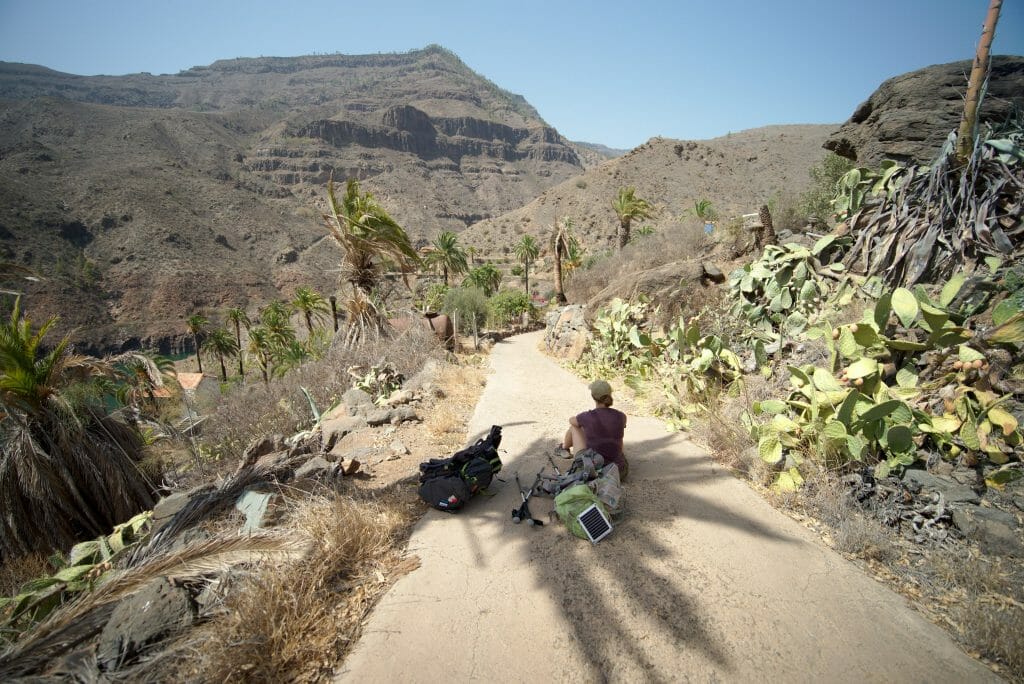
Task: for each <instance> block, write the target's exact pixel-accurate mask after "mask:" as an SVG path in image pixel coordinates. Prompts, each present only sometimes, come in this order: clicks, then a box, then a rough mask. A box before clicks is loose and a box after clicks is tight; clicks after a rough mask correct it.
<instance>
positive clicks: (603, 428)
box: [558, 380, 629, 481]
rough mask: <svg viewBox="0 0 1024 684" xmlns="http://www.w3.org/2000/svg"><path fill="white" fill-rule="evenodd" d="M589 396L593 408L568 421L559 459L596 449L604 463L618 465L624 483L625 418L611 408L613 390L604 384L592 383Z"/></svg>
mask: <svg viewBox="0 0 1024 684" xmlns="http://www.w3.org/2000/svg"><path fill="white" fill-rule="evenodd" d="M590 396H591V397H593V399H594V403H595V406H594V408H593V409H591V410H590V411H584V412H583V413H580V414H579V415H576V416H573V417H571V418H570V419H569V429H568V430H567V431H566V433H565V438H564V439H563V440H562V444H561V445H560V446H559V447H558V452H559V455H560V456H562V457H563V458H572V455H573V454H572V451H571V450H572V449H574V448H575V449H576V450H577V452H578V451H581V450H583V449H587V448H590V449H593V450H594V451H596V452H597V453H599V454H601V456H603V457H604V462H605V463H614V464H615V465H617V466H618V467H619V478H620V479H621V480H623V481H625V479H626V476H627V475H628V474H629V463H627V462H626V457H625V456H624V455H623V453H622V437H623V434H624V433H625V431H626V414H625V413H623V412H622V411H619V410H618V409H613V408H612V387H611V385H609V384H608V383H607V382H605V381H604V380H595V381H594V382H592V383H590Z"/></svg>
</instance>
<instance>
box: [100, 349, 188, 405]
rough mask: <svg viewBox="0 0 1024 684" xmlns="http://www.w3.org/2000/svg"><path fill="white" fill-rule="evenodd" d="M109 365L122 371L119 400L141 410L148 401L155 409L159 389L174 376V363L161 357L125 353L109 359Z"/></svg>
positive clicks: (118, 391) (118, 393)
mask: <svg viewBox="0 0 1024 684" xmlns="http://www.w3.org/2000/svg"><path fill="white" fill-rule="evenodd" d="M107 363H110V364H112V365H114V366H115V367H116V368H118V369H119V370H120V387H118V390H117V400H118V401H119V402H120V403H122V404H124V405H125V406H133V407H135V408H136V409H140V410H141V408H142V405H143V404H144V403H146V402H147V401H148V402H149V406H150V408H151V409H155V408H156V390H157V388H159V387H163V385H164V378H169V377H173V376H174V362H173V361H171V360H170V359H168V358H166V357H163V356H160V355H153V356H150V355H147V354H143V353H139V352H125V353H124V354H119V355H118V356H115V357H113V358H110V359H107Z"/></svg>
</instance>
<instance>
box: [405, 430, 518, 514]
mask: <svg viewBox="0 0 1024 684" xmlns="http://www.w3.org/2000/svg"><path fill="white" fill-rule="evenodd" d="M500 444H501V426H500V425H492V426H491V430H490V432H489V433H488V434H487V436H486V437H484V438H483V439H478V440H477V441H476V443H474V444H471V445H470V446H468V447H466V448H465V449H462V450H461V451H457V452H455V454H454V455H452V457H451V458H432V459H430V460H429V461H426V462H424V463H420V488H419V495H420V498H421V499H423V500H424V501H425V502H427V503H428V504H430V505H431V506H433V507H434V508H436V509H438V510H442V511H457V510H459V509H460V508H462V507H463V506H464V505H465V504H466V501H468V500H469V498H470V497H471V496H472V495H473V494H476V493H477V492H480V491H483V490H485V489H487V488H488V487H489V486H490V485H491V481H492V480H493V479H494V474H495V473H497V472H498V471H500V470H501V457H500V456H499V455H498V446H499V445H500Z"/></svg>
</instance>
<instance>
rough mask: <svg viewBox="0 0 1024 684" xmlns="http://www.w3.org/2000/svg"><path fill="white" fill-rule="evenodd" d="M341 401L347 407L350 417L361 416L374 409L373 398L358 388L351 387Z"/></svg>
mask: <svg viewBox="0 0 1024 684" xmlns="http://www.w3.org/2000/svg"><path fill="white" fill-rule="evenodd" d="M341 400H342V402H343V403H344V404H345V406H347V407H348V413H349V415H350V416H355V415H362V414H365V413H366V412H368V411H371V410H373V408H374V404H373V397H371V396H370V395H369V394H367V393H366V392H364V391H363V390H361V389H359V388H358V387H353V388H351V389H349V390H348V391H347V392H345V394H343V395H342V396H341Z"/></svg>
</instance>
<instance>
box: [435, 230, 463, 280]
mask: <svg viewBox="0 0 1024 684" xmlns="http://www.w3.org/2000/svg"><path fill="white" fill-rule="evenodd" d="M425 262H426V265H427V266H429V267H431V268H440V269H441V273H443V274H444V284H445V285H447V284H448V275H449V274H451V275H453V276H458V275H462V274H463V273H466V272H467V271H469V265H468V264H467V263H466V252H464V251H463V250H462V248H461V247H459V237H458V236H457V235H456V234H455V233H453V232H452V231H450V230H446V231H444V232H442V233H441V234H440V235H438V236H437V238H436V239H435V240H434V243H433V245H431V250H430V252H429V253H428V254H427V257H426V259H425Z"/></svg>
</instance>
